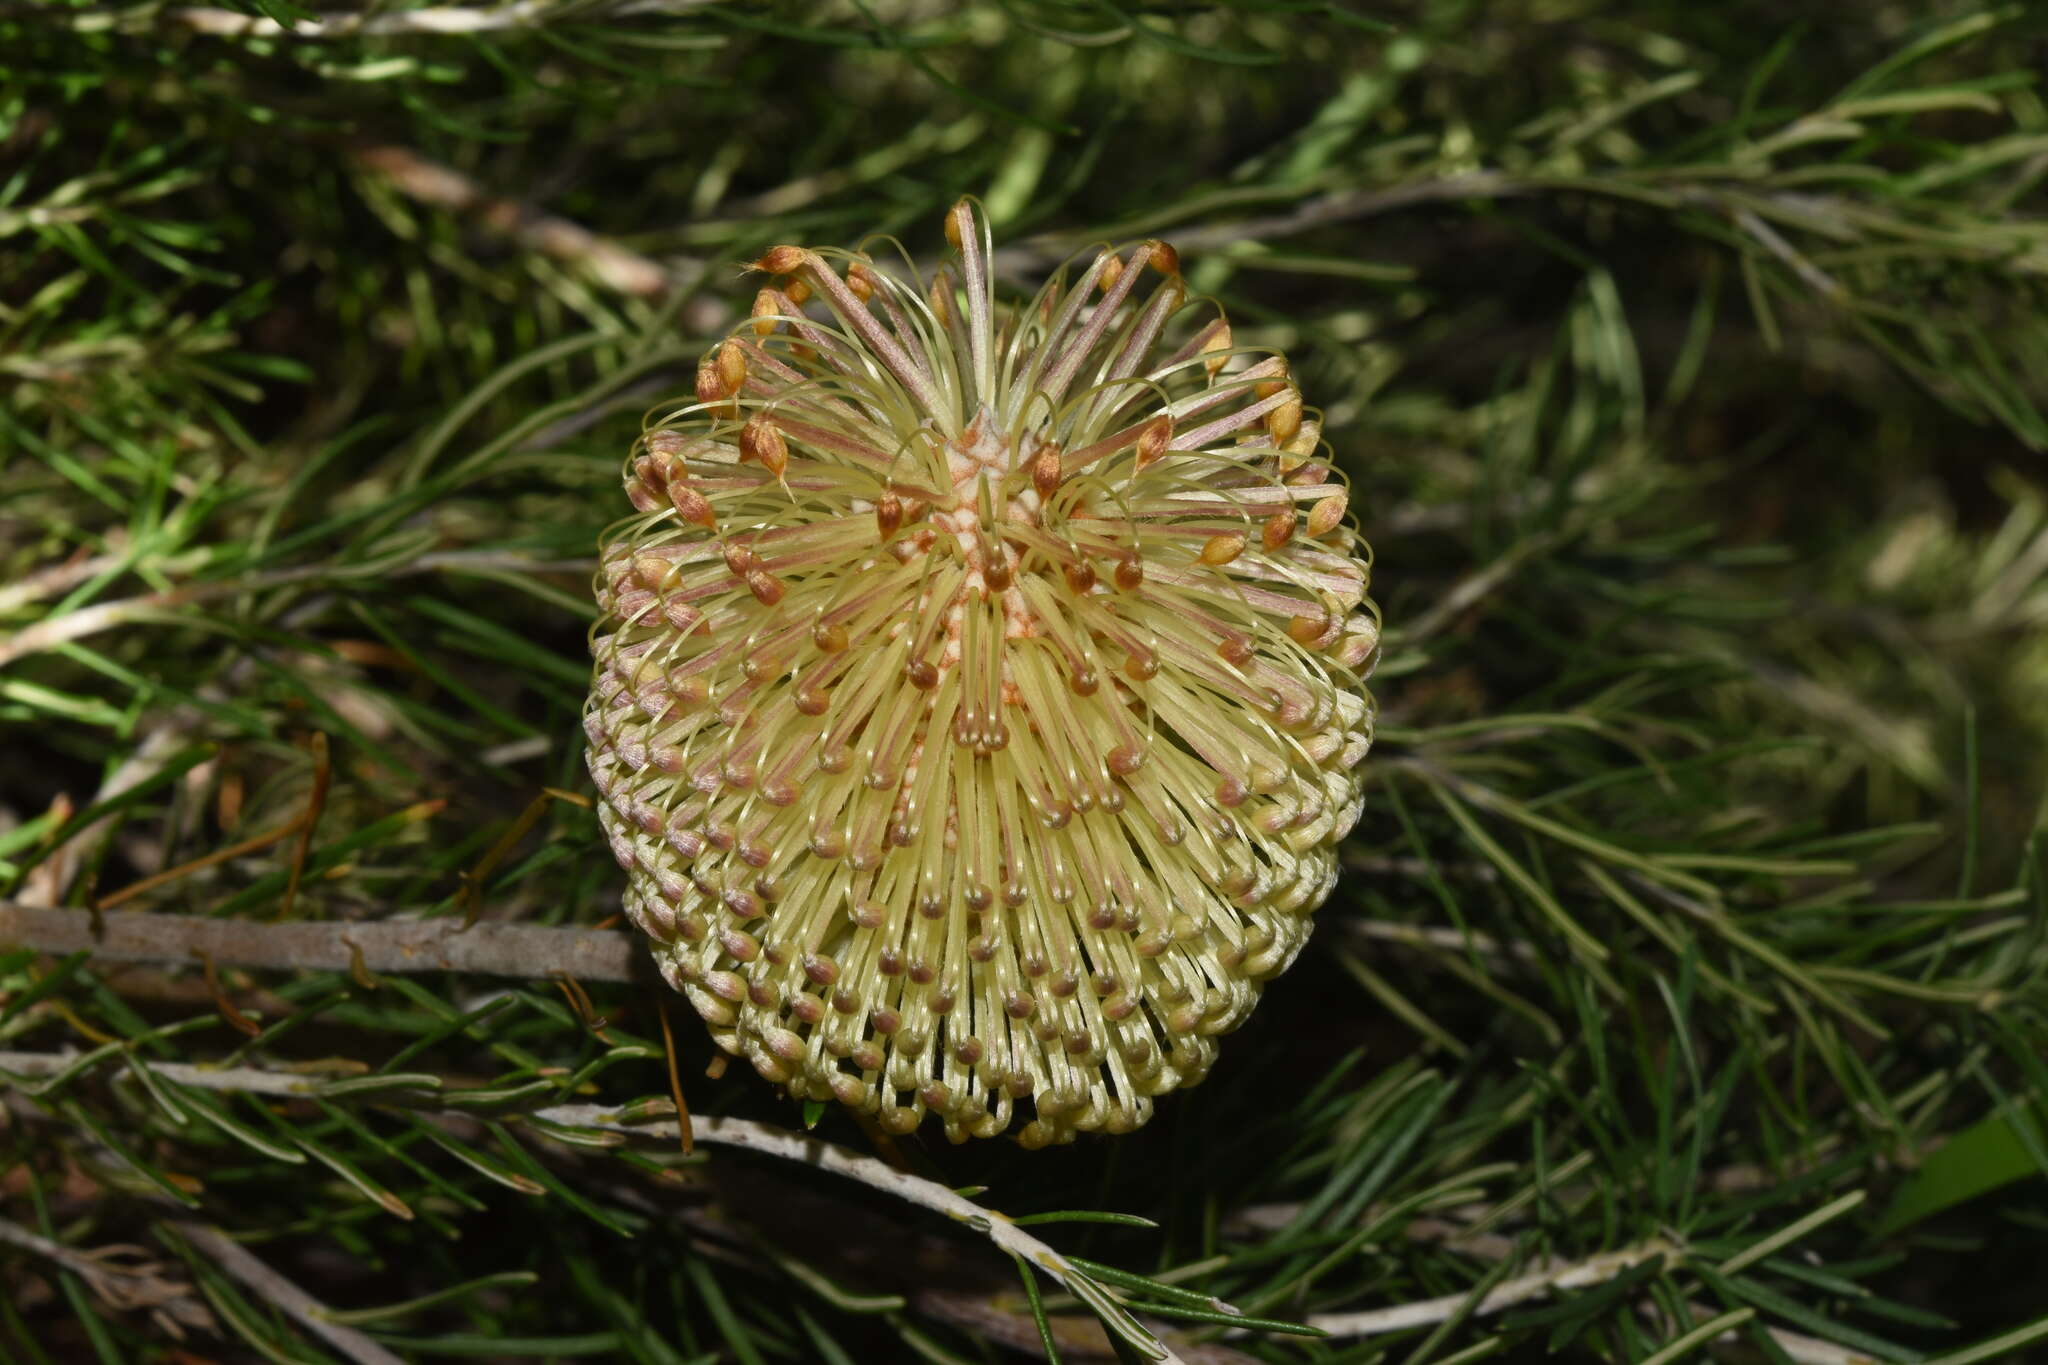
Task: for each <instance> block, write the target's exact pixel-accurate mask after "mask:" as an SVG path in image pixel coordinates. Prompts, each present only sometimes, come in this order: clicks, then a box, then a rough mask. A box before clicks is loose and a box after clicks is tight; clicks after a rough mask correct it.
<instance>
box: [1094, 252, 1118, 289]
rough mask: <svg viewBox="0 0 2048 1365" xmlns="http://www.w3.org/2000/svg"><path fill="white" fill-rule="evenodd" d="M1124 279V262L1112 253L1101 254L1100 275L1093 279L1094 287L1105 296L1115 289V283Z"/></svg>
mask: <svg viewBox="0 0 2048 1365" xmlns="http://www.w3.org/2000/svg"><path fill="white" fill-rule="evenodd" d="M1123 277H1124V262H1123V258H1122V257H1121V256H1118V255H1116V254H1115V253H1114V252H1109V251H1105V252H1103V253H1102V273H1101V274H1099V275H1097V276H1096V277H1095V287H1096V288H1097V289H1100V290H1101V291H1102V292H1103V293H1105V294H1107V293H1108V292H1109V291H1110V290H1112V289H1114V288H1116V282H1117V281H1118V280H1120V279H1122V278H1123Z"/></svg>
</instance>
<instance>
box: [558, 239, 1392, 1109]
mask: <svg viewBox="0 0 2048 1365" xmlns="http://www.w3.org/2000/svg"><path fill="white" fill-rule="evenodd" d="M946 234H947V237H948V239H949V240H951V241H952V242H953V244H954V247H955V250H956V253H957V258H956V259H955V260H953V261H950V262H949V263H948V264H947V265H946V266H944V267H942V268H941V269H940V270H939V271H938V272H937V273H936V275H935V276H934V278H933V279H932V280H931V281H930V282H929V284H928V285H927V284H923V283H920V282H917V281H916V279H915V274H914V272H908V271H906V274H907V275H908V276H909V278H908V279H906V278H901V277H899V276H897V275H896V274H893V273H890V272H887V271H884V270H882V269H880V268H878V267H877V266H876V264H875V263H874V262H873V260H871V259H870V258H869V257H867V256H865V255H859V254H849V253H843V252H835V251H830V250H824V249H817V250H813V249H808V248H802V247H793V246H779V247H776V248H774V249H773V250H771V251H769V252H768V253H767V254H766V255H765V256H763V257H762V258H761V260H760V261H758V262H756V263H755V268H756V269H757V270H759V271H762V272H764V273H765V274H767V275H769V276H771V277H772V278H773V279H774V281H775V282H774V283H773V284H771V285H770V286H769V287H767V288H764V289H762V290H761V291H760V294H759V296H758V298H757V300H756V302H755V306H754V310H753V318H752V319H751V321H750V322H749V323H748V324H747V325H745V326H743V327H742V328H741V329H740V330H739V331H738V332H737V333H736V334H735V335H734V336H732V337H731V338H729V339H727V340H726V341H724V342H723V343H722V344H720V345H719V346H718V347H716V348H715V349H714V350H712V351H711V352H710V353H709V354H708V355H707V356H706V357H705V358H704V362H703V364H702V366H701V367H700V368H699V371H698V375H697V392H696V398H697V401H696V402H694V403H692V404H689V405H687V406H685V407H682V408H680V409H679V410H678V411H676V412H675V413H673V414H672V415H670V416H667V417H665V418H664V419H662V420H661V421H659V422H658V423H657V424H655V425H654V426H653V427H652V428H651V429H650V430H648V431H647V433H646V434H645V436H644V438H643V440H642V441H641V443H640V444H639V445H638V446H636V448H635V451H634V454H633V456H632V458H631V459H630V461H629V463H628V467H627V471H626V491H627V493H628V495H629V496H630V497H631V499H632V501H633V505H634V506H635V507H636V508H637V509H639V515H638V516H637V517H635V518H633V519H631V520H629V521H627V522H625V523H623V524H621V525H620V526H619V527H617V528H615V530H614V532H613V533H612V534H611V535H610V536H609V537H608V540H607V543H606V546H605V550H604V561H603V569H602V571H601V573H600V576H599V581H598V586H597V592H598V600H599V605H600V607H601V608H602V610H603V612H604V620H603V621H602V623H601V624H600V626H599V627H598V630H597V632H596V634H595V636H594V638H593V641H592V652H593V654H594V655H595V658H596V676H595V682H594V685H593V689H592V692H591V697H590V702H589V706H588V708H587V710H586V714H585V728H586V730H587V732H588V735H589V741H590V749H589V761H590V770H591V774H592V776H593V777H594V778H595V779H596V783H597V787H598V791H599V793H600V795H601V797H602V801H601V803H600V814H601V817H602V820H603V825H604V829H605V832H606V834H607V835H608V837H609V839H610V841H611V845H612V849H613V851H614V853H615V854H616V855H617V857H618V860H619V862H620V864H621V865H622V866H623V867H625V869H626V870H627V872H628V874H629V878H628V887H627V892H626V902H625V903H626V909H627V911H628V912H629V913H630V915H631V917H632V919H633V921H634V922H635V923H636V924H637V925H639V927H640V928H641V929H642V930H644V931H645V932H646V933H647V934H648V936H649V937H650V938H651V939H652V941H653V946H654V951H655V955H656V957H657V959H658V960H659V963H660V965H661V968H662V971H663V973H664V974H665V975H666V977H667V978H668V980H669V982H670V983H671V984H673V985H674V986H675V987H676V988H677V989H679V990H681V991H682V992H683V993H684V994H685V995H687V996H688V997H689V999H690V1002H691V1003H692V1004H693V1005H694V1006H695V1007H696V1008H697V1010H698V1012H699V1013H700V1014H702V1015H703V1017H704V1019H705V1020H706V1021H707V1022H708V1023H709V1025H710V1027H711V1031H712V1035H713V1037H714V1038H715V1039H716V1040H717V1042H718V1043H719V1045H720V1046H722V1047H723V1048H725V1049H726V1050H727V1051H730V1052H734V1053H738V1054H741V1055H743V1056H745V1057H746V1058H747V1059H748V1060H749V1061H750V1062H752V1064H753V1065H754V1067H755V1068H756V1069H757V1070H759V1071H760V1073H761V1074H762V1075H763V1076H765V1077H767V1078H768V1079H769V1080H771V1081H774V1082H776V1083H778V1084H780V1085H783V1086H785V1087H787V1089H788V1090H789V1092H790V1093H791V1094H792V1095H794V1096H798V1097H807V1098H808V1097H815V1098H823V1097H826V1096H831V1097H834V1098H836V1099H838V1100H839V1101H840V1102H842V1103H844V1104H847V1105H851V1106H855V1107H857V1108H860V1109H863V1110H866V1111H868V1112H869V1113H871V1114H873V1115H875V1116H876V1117H877V1118H878V1119H879V1121H880V1122H881V1123H882V1124H883V1125H884V1126H885V1127H886V1128H889V1129H891V1130H894V1131H899V1132H902V1131H908V1130H909V1129H911V1128H913V1127H915V1126H916V1124H917V1123H918V1121H919V1120H920V1119H921V1118H922V1117H923V1115H925V1114H926V1113H927V1112H930V1113H936V1114H938V1115H939V1116H940V1117H941V1118H942V1119H943V1120H944V1123H945V1127H946V1132H947V1134H948V1135H949V1136H950V1137H952V1138H954V1139H956V1140H958V1139H963V1138H965V1137H968V1136H992V1135H994V1134H997V1133H1001V1132H1003V1131H1004V1130H1006V1129H1008V1128H1010V1127H1011V1126H1012V1123H1013V1122H1014V1121H1015V1120H1017V1119H1019V1118H1024V1119H1026V1121H1025V1122H1024V1124H1023V1126H1022V1128H1021V1130H1020V1132H1019V1137H1020V1139H1021V1140H1022V1141H1023V1142H1025V1143H1026V1144H1027V1145H1033V1146H1036V1145H1040V1144H1043V1143H1046V1142H1059V1141H1066V1140H1069V1139H1071V1138H1072V1137H1073V1135H1074V1134H1075V1133H1077V1132H1081V1131H1088V1130H1095V1129H1102V1130H1107V1131H1111V1132H1121V1131H1127V1130H1129V1129H1131V1128H1135V1127H1136V1126H1137V1125H1139V1124H1141V1123H1143V1122H1144V1121H1145V1120H1146V1118H1147V1117H1148V1116H1149V1115H1150V1113H1151V1109H1152V1099H1153V1097H1154V1096H1156V1095H1160V1094H1163V1093H1165V1092H1166V1091H1169V1090H1172V1089H1174V1088H1176V1087H1178V1086H1183V1085H1190V1084H1193V1083H1194V1082H1196V1081H1198V1080H1200V1079H1201V1077H1202V1076H1203V1075H1204V1073H1206V1071H1207V1070H1208V1068H1209V1065H1210V1063H1211V1062H1212V1061H1213V1060H1214V1058H1215V1055H1216V1039H1217V1036H1218V1035H1219V1034H1222V1033H1224V1032H1227V1031H1228V1030H1230V1029H1232V1028H1234V1027H1236V1026H1237V1025H1238V1024H1239V1023H1241V1022H1242V1021H1243V1020H1244V1018H1245V1017H1246V1015H1247V1014H1249V1013H1250V1011H1251V1008H1252V1006H1253V1004H1254V1003H1255V1002H1256V1000H1257V997H1258V992H1259V988H1260V986H1261V984H1262V983H1263V982H1264V981H1265V980H1266V979H1267V978H1269V977H1271V976H1273V975H1275V974H1277V973H1278V972H1280V971H1282V970H1283V969H1284V968H1285V967H1286V966H1287V965H1288V963H1289V962H1291V961H1292V960H1293V958H1294V956H1295V954H1296V952H1297V951H1299V949H1300V948H1301V946H1302V943H1303V942H1304V941H1305V940H1306V938H1307V937H1308V932H1309V915H1310V912H1311V911H1313V910H1314V909H1315V908H1316V906H1317V905H1318V904H1320V903H1321V902H1322V900H1323V899H1324V898H1325V897H1326V896H1327V895H1328V894H1329V891H1330V888H1331V885H1332V883H1333V881H1334V879H1335V876H1336V846H1337V842H1338V840H1339V839H1341V838H1342V837H1343V835H1344V834H1345V833H1346V832H1347V831H1348V830H1349V829H1350V827H1351V825H1352V823H1353V822H1354V821H1355V820H1356V819H1357V816H1358V811H1359V802H1360V777H1359V773H1358V765H1359V762H1360V760H1361V759H1362V758H1363V756H1364V754H1365V751H1366V748H1367V746H1368V744H1369V743H1370V742H1371V737H1372V723H1373V707H1372V700H1371V698H1370V696H1369V695H1368V694H1367V693H1366V691H1365V688H1364V679H1365V677H1366V675H1367V674H1368V673H1369V672H1370V669H1371V665H1372V662H1373V660H1374V659H1375V657H1376V655H1377V644H1378V638H1379V636H1378V624H1377V620H1376V614H1375V609H1374V607H1373V606H1372V603H1371V602H1370V601H1369V600H1368V599H1367V597H1366V596H1365V593H1366V589H1367V583H1368V571H1369V560H1368V558H1367V552H1366V550H1365V547H1364V545H1363V543H1362V542H1361V541H1360V540H1359V538H1358V536H1357V534H1356V533H1355V531H1354V530H1353V529H1352V527H1351V526H1350V525H1349V524H1348V522H1347V520H1346V516H1345V512H1346V495H1345V490H1344V487H1343V485H1342V484H1341V483H1340V482H1339V481H1338V480H1337V478H1336V476H1335V475H1334V474H1333V472H1332V471H1331V468H1330V466H1329V464H1328V463H1327V462H1326V460H1325V459H1323V458H1322V457H1321V456H1320V455H1319V453H1318V450H1319V446H1320V426H1319V423H1318V421H1317V420H1316V418H1315V417H1314V416H1313V415H1312V414H1310V413H1308V412H1307V411H1306V410H1305V409H1304V408H1303V406H1302V400H1301V395H1300V393H1299V392H1298V391H1297V389H1296V388H1295V385H1294V381H1293V379H1292V377H1291V376H1290V374H1289V371H1288V367H1287V363H1286V361H1285V359H1284V358H1282V357H1280V356H1278V355H1272V354H1267V353H1260V352H1256V351H1253V350H1251V349H1249V348H1243V347H1238V346H1235V345H1233V343H1232V340H1231V333H1230V328H1229V326H1228V324H1227V323H1226V322H1225V321H1224V320H1223V319H1222V318H1221V317H1220V316H1217V315H1215V313H1214V311H1213V309H1210V310H1192V311H1199V312H1204V313H1206V315H1207V316H1206V319H1205V320H1198V322H1197V323H1196V324H1194V325H1192V326H1177V325H1176V324H1177V323H1178V322H1179V315H1181V314H1182V311H1183V309H1182V306H1183V304H1184V302H1185V300H1186V293H1185V288H1184V286H1183V283H1182V280H1181V276H1180V270H1179V262H1178V259H1177V257H1176V256H1175V254H1174V252H1173V250H1172V248H1170V247H1168V246H1166V245H1165V244H1163V243H1160V242H1146V243H1143V244H1141V245H1139V246H1137V247H1135V248H1134V249H1131V250H1130V251H1128V252H1127V253H1126V254H1122V255H1119V254H1117V253H1113V252H1110V251H1103V252H1101V253H1100V254H1097V255H1095V256H1093V258H1092V259H1090V260H1088V261H1087V263H1086V264H1085V265H1079V264H1077V265H1075V266H1073V267H1070V270H1071V272H1072V276H1073V277H1072V278H1071V279H1069V278H1068V273H1069V272H1068V271H1062V272H1061V273H1060V275H1058V276H1056V277H1055V278H1054V279H1053V280H1052V281H1051V282H1049V283H1047V284H1046V285H1045V286H1044V287H1043V288H1042V289H1040V290H1039V292H1038V294H1037V296H1036V297H1035V298H1034V299H1032V300H1031V301H1030V302H1029V303H1027V304H1021V305H1017V306H1005V305H1003V304H1001V303H999V302H998V301H997V299H996V297H995V291H994V288H993V282H992V279H991V253H990V246H989V240H988V235H987V231H986V228H985V227H984V225H983V222H982V220H981V218H980V215H979V214H978V212H977V210H976V209H975V207H974V206H973V205H972V204H971V203H962V204H960V205H958V206H956V207H955V208H954V209H953V210H952V211H951V212H950V213H949V214H948V215H947V219H946ZM1148 282H1149V289H1147V288H1144V287H1143V286H1145V285H1146V284H1147V283H1148ZM1141 294H1143V295H1144V297H1143V299H1142V301H1140V295H1141ZM807 304H808V305H809V309H810V311H807V308H806V305H807Z"/></svg>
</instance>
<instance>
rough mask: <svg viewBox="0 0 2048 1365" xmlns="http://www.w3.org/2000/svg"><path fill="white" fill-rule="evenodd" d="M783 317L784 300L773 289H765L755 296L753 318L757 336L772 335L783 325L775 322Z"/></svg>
mask: <svg viewBox="0 0 2048 1365" xmlns="http://www.w3.org/2000/svg"><path fill="white" fill-rule="evenodd" d="M781 315H782V299H781V296H780V295H778V294H777V293H776V292H775V291H774V290H773V289H763V290H760V291H759V292H757V293H756V294H755V295H754V307H753V309H752V316H753V319H754V335H755V336H757V337H765V336H769V335H771V334H772V333H773V332H774V331H775V329H776V328H778V327H780V326H781V325H782V324H781V323H779V322H777V321H776V320H775V319H776V318H778V317H780V316H781Z"/></svg>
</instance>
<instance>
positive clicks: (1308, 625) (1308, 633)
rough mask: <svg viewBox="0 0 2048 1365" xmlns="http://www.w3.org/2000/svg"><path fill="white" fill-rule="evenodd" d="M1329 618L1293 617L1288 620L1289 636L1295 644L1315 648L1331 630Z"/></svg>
mask: <svg viewBox="0 0 2048 1365" xmlns="http://www.w3.org/2000/svg"><path fill="white" fill-rule="evenodd" d="M1329 628H1330V621H1329V618H1328V617H1327V616H1292V617H1289V618H1288V620H1287V634H1288V636H1289V638H1291V639H1292V640H1293V641H1294V643H1296V644H1298V645H1306V646H1309V647H1311V648H1313V647H1314V646H1315V645H1316V644H1317V643H1318V642H1319V641H1321V640H1322V638H1323V635H1324V634H1325V633H1326V632H1327V631H1328V630H1329Z"/></svg>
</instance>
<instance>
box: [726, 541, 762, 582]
mask: <svg viewBox="0 0 2048 1365" xmlns="http://www.w3.org/2000/svg"><path fill="white" fill-rule="evenodd" d="M721 548H723V550H724V551H725V567H726V571H727V572H728V573H730V574H731V575H732V576H733V577H734V578H745V577H746V576H747V575H748V574H750V573H752V572H754V570H756V569H758V568H760V567H761V560H760V558H759V557H758V556H757V555H755V553H754V552H753V550H752V549H750V548H749V547H748V546H747V545H746V544H744V543H743V542H741V541H737V540H728V541H727V542H725V544H724V546H723V547H721Z"/></svg>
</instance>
